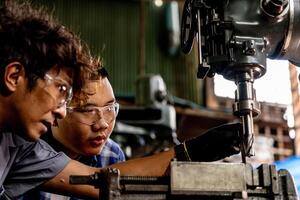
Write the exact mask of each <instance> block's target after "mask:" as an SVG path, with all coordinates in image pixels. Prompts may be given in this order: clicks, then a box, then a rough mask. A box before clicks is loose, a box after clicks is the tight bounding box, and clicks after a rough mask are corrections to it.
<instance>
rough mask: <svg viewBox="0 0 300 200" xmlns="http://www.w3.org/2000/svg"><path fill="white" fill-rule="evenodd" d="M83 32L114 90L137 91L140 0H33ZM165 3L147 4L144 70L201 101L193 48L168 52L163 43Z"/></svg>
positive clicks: (122, 92)
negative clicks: (100, 58)
mask: <svg viewBox="0 0 300 200" xmlns="http://www.w3.org/2000/svg"><path fill="white" fill-rule="evenodd" d="M33 2H35V3H38V4H43V5H45V6H47V7H49V8H50V10H53V11H54V14H55V15H56V16H57V17H58V19H59V20H60V21H61V22H63V23H64V24H66V25H67V26H68V27H70V28H71V29H72V30H74V31H75V32H76V33H78V34H79V35H80V36H81V38H83V39H84V40H85V41H86V42H87V43H88V45H89V46H90V48H91V49H92V53H93V54H94V55H98V56H101V57H102V58H103V60H104V65H105V66H106V68H107V69H108V72H109V73H110V80H111V83H112V85H113V87H114V90H115V93H116V95H126V96H127V95H128V96H130V95H134V94H135V83H136V82H135V81H136V78H137V71H138V70H137V68H138V63H139V19H140V13H139V12H140V6H139V5H140V2H139V1H133V0H131V1H130V0H110V1H109V0H98V1H97V0H52V1H50V0H35V1H33ZM163 11H164V7H159V8H158V7H156V6H154V5H153V3H152V1H146V4H145V40H146V41H145V54H146V55H145V72H146V73H154V74H160V75H161V76H162V77H163V79H164V81H165V82H166V85H167V89H168V91H169V92H170V93H171V94H172V95H174V96H177V97H180V98H183V99H187V100H191V101H194V102H196V103H199V104H201V103H202V85H203V84H202V81H199V80H197V78H196V66H197V63H196V57H195V52H192V53H191V54H190V55H188V56H186V55H183V54H182V53H179V54H178V55H176V56H169V55H167V54H166V53H165V52H164V51H163V50H162V48H161V47H160V43H161V37H162V35H163V34H166V33H164V32H163V30H164V29H163V27H164V24H165V23H166V22H165V21H164V18H163Z"/></svg>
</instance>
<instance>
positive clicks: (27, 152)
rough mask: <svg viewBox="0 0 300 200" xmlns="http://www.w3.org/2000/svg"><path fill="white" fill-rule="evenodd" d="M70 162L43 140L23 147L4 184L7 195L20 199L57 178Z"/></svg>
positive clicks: (19, 150)
mask: <svg viewBox="0 0 300 200" xmlns="http://www.w3.org/2000/svg"><path fill="white" fill-rule="evenodd" d="M69 161H70V158H69V157H67V156H66V155H65V154H64V153H62V152H56V151H55V150H53V149H52V147H50V145H48V144H47V143H46V142H44V141H42V140H38V141H37V142H34V143H29V144H26V145H23V146H21V147H20V148H19V149H18V154H17V156H16V159H15V163H14V164H13V167H12V168H11V170H10V172H9V174H8V176H7V179H6V180H5V182H4V184H3V186H4V188H5V193H6V194H7V195H8V196H10V197H13V198H15V197H18V196H20V195H22V194H24V193H25V192H27V191H29V190H31V189H33V188H35V187H38V186H39V185H41V184H42V183H44V182H46V181H48V180H50V179H51V178H53V177H54V176H56V175H57V174H58V173H59V172H60V171H62V170H63V169H64V168H65V166H66V165H67V164H68V162H69Z"/></svg>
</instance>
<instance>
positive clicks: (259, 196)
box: [70, 162, 298, 200]
mask: <svg viewBox="0 0 300 200" xmlns="http://www.w3.org/2000/svg"><path fill="white" fill-rule="evenodd" d="M76 178H77V177H74V176H73V177H71V178H70V180H71V183H73V184H89V185H94V186H95V187H97V188H100V191H101V192H100V196H99V197H100V199H102V200H135V199H136V200H137V199H139V200H141V199H143V200H150V199H151V200H152V199H156V200H158V199H161V200H179V199H180V200H191V199H193V200H204V199H206V200H207V199H223V200H224V199H232V200H239V199H250V200H252V199H253V200H254V199H255V200H267V199H272V200H297V199H298V197H297V192H296V188H295V184H294V182H293V179H292V177H291V175H290V174H289V173H288V172H287V171H286V170H279V171H276V168H275V166H274V165H261V166H260V167H258V168H257V169H254V168H253V167H252V166H251V165H249V164H237V163H235V164H234V163H232V164H228V163H196V162H194V163H192V162H172V163H171V174H170V177H128V176H120V173H119V170H116V169H106V170H103V171H102V172H100V173H96V174H94V175H92V176H88V177H87V178H86V177H83V178H82V177H80V178H77V179H76Z"/></svg>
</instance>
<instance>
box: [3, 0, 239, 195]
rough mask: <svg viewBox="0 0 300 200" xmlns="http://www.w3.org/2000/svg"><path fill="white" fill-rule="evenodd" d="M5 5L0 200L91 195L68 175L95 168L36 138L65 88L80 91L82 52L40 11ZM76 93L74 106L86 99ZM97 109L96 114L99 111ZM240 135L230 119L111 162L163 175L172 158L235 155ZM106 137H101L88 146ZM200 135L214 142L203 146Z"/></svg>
mask: <svg viewBox="0 0 300 200" xmlns="http://www.w3.org/2000/svg"><path fill="white" fill-rule="evenodd" d="M5 4H6V5H5V6H3V7H0V70H1V71H0V199H10V198H17V197H19V196H21V195H22V194H24V193H25V192H27V191H29V190H31V189H33V188H36V187H41V188H42V189H44V190H46V191H51V192H55V193H59V194H72V195H74V196H78V197H86V198H88V199H92V198H95V199H97V198H98V195H99V191H98V190H97V189H95V188H94V187H92V186H88V185H71V184H69V176H70V175H90V174H94V173H95V172H97V171H99V170H100V169H99V168H93V167H89V166H86V165H84V164H82V163H80V162H78V161H75V160H71V159H70V158H69V157H67V156H66V155H65V154H64V153H62V152H58V153H57V152H56V151H55V150H53V149H52V148H51V147H50V146H49V145H48V144H47V143H46V142H44V141H42V140H40V139H39V137H40V136H41V135H43V134H44V133H45V132H47V130H49V129H50V127H51V126H57V124H58V123H59V122H58V119H62V118H64V117H65V116H66V107H67V105H68V102H69V101H70V99H71V97H72V91H74V94H75V95H76V94H77V92H78V91H79V90H80V89H81V83H82V81H83V80H84V79H81V77H82V76H81V74H82V71H84V68H85V67H84V66H90V64H89V62H88V61H87V60H89V56H87V55H88V54H85V53H84V52H82V46H81V45H80V42H79V40H78V39H77V38H76V37H75V36H74V35H73V34H72V33H71V32H70V31H68V30H66V29H65V27H63V26H62V25H60V24H58V23H56V22H55V21H54V20H53V19H52V18H51V17H49V16H48V15H47V14H46V13H45V12H44V11H43V10H41V9H32V8H31V6H30V5H29V4H28V3H24V4H16V3H15V2H14V1H12V0H9V1H6V3H5ZM87 58H88V59H87ZM83 78H84V77H83ZM89 92H90V91H89ZM80 94H81V93H80ZM100 98H101V97H100ZM78 99H79V103H80V104H79V105H81V102H85V101H86V100H87V99H88V98H85V97H83V98H81V97H80V98H78ZM111 103H113V102H111ZM77 107H78V106H76V107H74V109H73V111H74V113H73V114H76V113H75V111H76V110H77ZM96 107H97V106H94V108H95V109H94V111H95V113H97V115H98V114H99V115H100V116H101V115H103V112H102V111H103V109H102V108H101V109H100V108H96ZM75 108H76V109H75ZM80 109H81V108H80ZM77 111H79V110H77ZM103 119H104V118H103ZM100 121H101V120H100ZM103 122H104V120H103ZM92 125H93V126H94V127H97V126H98V125H97V123H96V124H92ZM239 133H240V132H239V126H238V125H237V124H234V125H228V126H225V127H221V128H219V129H214V130H213V131H211V132H209V134H205V135H204V137H202V136H200V137H197V138H195V139H192V140H190V141H186V142H184V143H183V144H181V145H178V146H176V147H175V148H174V149H173V148H172V149H171V150H169V151H166V152H163V153H160V154H157V155H153V156H150V157H147V158H141V159H136V160H131V161H128V162H122V163H117V164H114V165H112V167H115V168H118V169H120V171H121V174H122V175H128V176H130V175H133V176H135V175H139V176H162V175H164V174H166V172H167V169H168V167H169V163H170V161H171V160H172V159H173V158H175V157H176V158H177V159H178V160H190V161H211V160H218V159H222V158H224V157H226V156H229V155H232V154H235V153H238V152H239V150H238V146H237V145H238V144H239V143H238V139H239ZM105 138H106V136H104V137H103V136H102V135H101V136H100V137H99V138H96V140H94V141H93V142H92V144H94V145H97V144H98V143H101V142H102V140H104V139H105ZM207 138H209V139H211V140H210V141H215V142H213V143H209V144H207V143H206V142H207V141H208V140H207ZM212 139H215V140H212ZM153 163H155V165H153ZM149 166H151V167H149Z"/></svg>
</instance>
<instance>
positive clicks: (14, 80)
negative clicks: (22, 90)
mask: <svg viewBox="0 0 300 200" xmlns="http://www.w3.org/2000/svg"><path fill="white" fill-rule="evenodd" d="M24 75H25V71H24V67H23V65H22V64H21V63H19V62H12V63H9V64H8V65H6V67H5V71H4V77H3V78H4V87H6V90H8V91H11V92H13V91H15V90H16V88H17V86H18V84H19V83H20V80H21V79H22V78H24Z"/></svg>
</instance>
